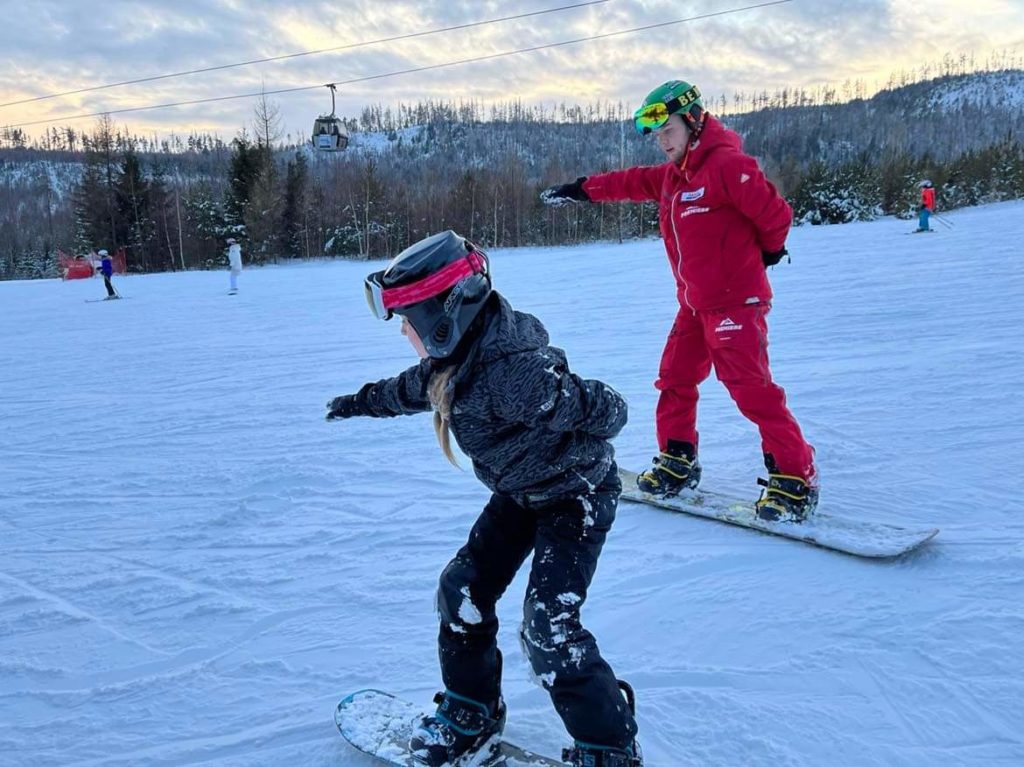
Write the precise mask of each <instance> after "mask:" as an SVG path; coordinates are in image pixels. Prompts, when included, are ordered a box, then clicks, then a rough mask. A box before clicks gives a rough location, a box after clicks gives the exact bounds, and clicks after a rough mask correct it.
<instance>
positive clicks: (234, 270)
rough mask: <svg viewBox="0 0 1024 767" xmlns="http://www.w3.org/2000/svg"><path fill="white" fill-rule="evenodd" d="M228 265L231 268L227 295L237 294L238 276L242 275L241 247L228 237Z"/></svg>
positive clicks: (232, 238)
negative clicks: (229, 286) (229, 287)
mask: <svg viewBox="0 0 1024 767" xmlns="http://www.w3.org/2000/svg"><path fill="white" fill-rule="evenodd" d="M227 243H228V264H229V266H230V268H231V289H230V290H229V291H228V295H230V296H233V295H235V293H237V292H238V275H240V274H241V273H242V246H241V245H239V244H238V241H237V240H236V239H235V238H234V237H228V239H227Z"/></svg>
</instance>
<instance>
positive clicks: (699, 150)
mask: <svg viewBox="0 0 1024 767" xmlns="http://www.w3.org/2000/svg"><path fill="white" fill-rule="evenodd" d="M583 189H584V190H585V191H586V193H587V195H588V196H589V197H590V199H591V200H592V201H594V202H611V201H618V200H631V201H633V202H648V201H657V203H658V218H659V220H660V224H661V236H662V238H663V239H664V241H665V250H666V252H667V253H668V260H669V263H670V264H671V266H672V273H673V274H674V275H675V278H676V284H677V293H678V296H679V303H680V304H681V305H683V306H688V307H689V308H691V309H694V310H702V311H703V310H709V309H724V308H728V307H731V306H740V305H743V304H751V303H757V302H761V301H769V300H771V297H772V290H771V286H770V285H769V284H768V276H767V274H766V273H765V267H764V262H763V261H762V260H761V251H762V250H765V251H769V252H775V251H779V250H781V249H782V247H783V246H784V245H785V242H786V235H787V234H788V233H789V227H790V224H791V223H792V221H793V211H792V210H791V209H790V207H789V205H788V204H787V203H786V201H785V200H784V199H783V198H782V196H781V195H780V194H779V193H778V191H776V189H775V187H774V186H773V185H772V184H771V182H769V181H768V179H766V178H765V175H764V173H763V172H762V171H761V168H760V167H758V164H757V161H756V160H755V159H754V158H753V157H751V156H750V155H746V154H744V153H743V151H742V141H741V139H740V137H739V136H738V135H737V134H736V133H734V132H733V131H731V130H729V129H727V128H726V127H725V126H724V125H722V124H721V123H720V122H719V121H718V120H716V119H715V118H714V117H711V116H710V115H709V116H708V118H707V122H706V123H705V125H704V130H703V131H702V132H701V135H700V139H699V140H698V141H696V142H694V143H692V144H691V145H690V149H689V152H688V153H687V156H686V158H685V159H684V160H683V161H682V163H680V164H678V165H677V164H675V163H671V162H667V163H664V164H663V165H651V166H641V167H636V168H629V169H627V170H617V171H612V172H611V173H601V174H599V175H596V176H590V177H589V178H588V179H587V180H586V182H585V183H584V184H583Z"/></svg>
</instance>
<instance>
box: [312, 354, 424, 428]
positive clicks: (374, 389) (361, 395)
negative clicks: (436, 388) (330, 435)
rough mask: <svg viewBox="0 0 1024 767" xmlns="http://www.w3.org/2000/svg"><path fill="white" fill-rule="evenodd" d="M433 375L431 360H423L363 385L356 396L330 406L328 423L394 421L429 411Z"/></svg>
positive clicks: (342, 399)
mask: <svg viewBox="0 0 1024 767" xmlns="http://www.w3.org/2000/svg"><path fill="white" fill-rule="evenodd" d="M430 372H431V370H430V361H429V360H423V361H421V362H420V363H419V364H418V365H414V366H413V367H411V368H409V369H408V370H406V371H404V372H402V373H400V374H399V375H397V376H395V377H394V378H385V379H383V380H381V381H377V382H376V383H368V384H364V385H363V386H362V388H360V389H359V391H358V392H356V393H355V394H343V395H342V396H340V397H335V398H334V399H332V400H331V401H330V402H328V403H327V420H328V421H334V420H337V419H339V418H352V417H353V416H370V417H372V418H391V417H392V416H397V415H411V414H413V413H422V412H425V411H428V410H430V408H431V405H430V399H429V398H428V397H427V383H428V382H429V381H430Z"/></svg>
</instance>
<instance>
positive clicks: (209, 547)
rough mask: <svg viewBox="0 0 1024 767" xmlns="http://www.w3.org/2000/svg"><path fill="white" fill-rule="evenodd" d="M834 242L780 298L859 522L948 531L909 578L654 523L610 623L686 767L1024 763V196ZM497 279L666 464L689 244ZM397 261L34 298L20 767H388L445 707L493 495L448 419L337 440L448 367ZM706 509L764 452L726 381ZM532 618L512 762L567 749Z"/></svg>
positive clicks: (1, 439) (4, 749)
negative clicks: (360, 743)
mask: <svg viewBox="0 0 1024 767" xmlns="http://www.w3.org/2000/svg"><path fill="white" fill-rule="evenodd" d="M948 218H949V220H950V221H951V222H953V223H954V225H955V228H953V229H946V228H942V229H940V231H939V232H938V233H936V234H933V235H925V236H905V233H906V232H907V231H908V229H910V228H911V227H912V224H910V223H908V222H905V221H896V220H892V219H884V220H880V221H877V222H873V223H869V224H852V225H847V226H835V227H815V228H811V227H803V228H801V229H799V230H795V231H794V232H793V233H792V236H791V238H790V242H789V246H790V250H791V251H792V252H793V263H792V264H785V265H782V266H779V267H777V268H776V269H774V270H773V272H772V280H773V284H774V286H775V289H776V293H777V296H776V304H775V309H774V311H773V313H772V317H771V326H772V331H771V333H772V344H773V345H772V350H771V351H772V360H773V369H774V372H775V375H776V377H777V379H778V380H779V382H780V383H782V384H783V385H784V386H785V387H786V389H787V392H788V394H789V398H790V403H791V405H792V407H793V409H794V411H795V413H796V414H797V416H798V417H799V418H800V419H801V422H802V424H803V426H804V429H805V431H806V432H807V434H808V436H809V437H810V439H811V440H812V441H813V442H814V443H815V444H816V446H817V449H818V456H819V460H820V464H821V471H822V475H823V489H822V499H823V500H822V503H823V505H827V506H829V507H830V509H832V510H833V511H834V512H835V513H839V514H848V515H863V516H865V517H867V518H870V519H877V520H898V521H903V522H907V523H913V524H915V525H923V524H928V525H935V526H938V527H940V528H942V532H941V534H940V535H939V537H938V538H937V539H936V540H935V541H934V542H933V543H932V544H929V545H928V546H927V547H926V548H925V549H924V550H922V551H921V552H919V553H918V554H917V555H914V556H912V557H910V558H908V559H905V560H902V561H897V562H894V563H887V564H878V563H872V562H866V561H860V560H856V559H852V558H847V557H842V556H839V555H836V554H832V553H828V552H825V551H820V550H816V549H813V548H810V547H807V546H803V545H800V544H796V543H792V542H789V541H785V540H779V539H773V538H769V537H763V536H759V535H756V534H754V533H752V532H748V531H744V530H739V529H736V528H732V527H727V526H720V525H716V524H713V523H710V522H705V521H701V520H698V519H691V518H687V517H681V516H673V515H671V514H667V513H664V512H660V511H658V510H657V509H653V508H647V507H637V506H632V505H623V506H622V507H621V508H620V510H619V519H618V521H617V523H616V527H615V529H614V530H613V532H612V535H611V537H610V538H609V542H608V544H607V546H606V549H605V552H604V555H603V557H602V561H601V564H600V567H599V568H598V573H597V578H596V581H595V584H594V586H593V588H592V591H591V595H590V600H589V602H588V605H587V606H586V608H585V609H584V618H585V621H586V623H587V625H588V627H589V628H591V629H592V630H593V631H594V633H595V634H596V635H597V637H598V640H599V642H600V645H601V648H602V651H603V652H604V653H605V655H606V657H607V658H608V660H609V661H610V662H611V663H612V665H613V666H614V668H615V669H616V671H617V672H618V673H619V674H620V675H621V676H623V677H624V678H626V679H628V680H629V681H631V682H632V683H633V685H634V686H635V687H636V689H637V692H638V696H639V721H640V726H641V733H640V737H641V741H642V743H643V745H644V748H645V750H646V753H647V763H648V765H649V767H681V766H687V767H688V766H689V765H693V766H694V767H696V766H698V765H699V766H700V767H707V766H708V765H727V766H731V765H738V766H739V765H741V766H743V767H752V766H764V767H769V766H770V767H782V766H787V765H793V766H795V765H807V766H808V767H818V766H820V765H826V764H828V765H853V766H860V765H864V766H869V767H892V766H893V765H906V766H908V767H909V766H911V765H913V766H914V767H933V766H934V765H1006V766H1007V767H1009V765H1018V764H1024V705H1022V704H1024V607H1022V605H1024V599H1022V597H1024V543H1022V537H1024V518H1022V515H1021V513H1020V508H1019V507H1020V491H1021V476H1024V458H1022V456H1024V449H1022V448H1024V445H1022V441H1021V436H1020V435H1021V433H1022V430H1024V407H1022V406H1021V403H1020V397H1019V393H1020V390H1021V384H1020V381H1021V379H1022V376H1024V353H1022V351H1021V344H1020V341H1019V335H1020V327H1021V320H1022V309H1021V297H1022V296H1024V269H1022V267H1021V260H1020V248H1019V222H1020V221H1021V219H1022V218H1024V204H1021V203H1005V204H1000V205H994V206H989V207H985V208H976V209H968V210H962V211H958V212H956V213H951V214H949V215H948ZM493 261H494V271H495V275H496V281H497V284H498V286H499V287H500V289H501V290H502V291H503V292H504V293H505V294H506V295H507V296H508V297H509V298H510V299H511V300H512V302H513V303H514V304H515V305H516V306H517V307H519V308H521V309H523V310H527V311H531V312H534V313H536V314H538V315H539V316H540V317H541V318H542V319H543V320H544V321H545V323H546V324H547V325H548V328H549V330H550V331H551V334H552V337H553V339H554V342H555V343H556V344H558V345H561V346H563V347H564V348H565V349H566V350H567V352H568V355H569V359H570V362H571V363H572V365H573V367H574V369H575V370H576V371H577V372H579V373H580V374H582V375H585V376H592V377H600V378H604V379H606V380H607V381H609V382H611V383H612V384H613V385H615V386H616V387H617V388H619V389H620V390H621V391H622V392H623V393H624V394H625V395H626V397H627V398H628V400H629V402H630V407H631V420H630V423H629V425H628V426H627V427H626V429H625V431H624V432H623V434H622V435H621V436H620V437H619V438H618V440H617V442H616V445H617V449H618V454H619V458H620V461H621V462H622V463H623V464H624V465H627V466H630V467H633V468H638V467H642V466H644V465H645V464H646V463H647V461H648V460H649V458H650V456H651V454H652V452H653V447H654V443H653V416H652V413H653V408H654V403H655V391H654V389H653V386H652V381H653V379H654V377H655V374H656V370H657V365H658V358H659V354H660V350H661V345H662V342H663V340H664V335H665V333H666V332H667V330H668V327H669V325H670V323H671V321H672V317H673V312H674V295H673V289H672V286H671V284H670V277H669V270H668V266H667V264H666V262H665V259H664V256H663V253H662V249H661V246H660V244H659V243H658V242H656V241H647V242H634V243H627V244H623V245H598V246H588V247H581V248H561V249H530V250H519V251H497V252H495V253H494V254H493ZM371 266H372V265H369V264H359V263H327V264H309V265H302V266H291V267H287V268H265V269H258V270H255V269H252V270H247V271H246V272H245V273H244V274H243V275H242V278H241V280H240V284H241V289H242V292H241V294H240V295H238V296H235V297H230V298H229V297H228V296H227V295H225V294H226V291H227V286H228V280H227V274H226V273H211V272H196V273H185V274H167V275H152V276H146V277H131V278H126V279H122V280H121V281H120V282H119V283H118V284H119V286H120V288H121V290H122V292H123V293H124V294H126V295H128V296H131V299H130V300H126V301H119V302H107V303H88V304H87V303H85V301H84V299H86V298H98V297H100V296H101V295H102V294H103V288H102V284H100V283H99V282H97V281H86V282H71V283H66V284H62V283H59V282H53V281H35V282H14V283H0V307H2V311H0V391H2V392H3V397H2V401H3V420H2V421H0V763H2V764H4V765H5V766H6V765H12V766H13V765H26V766H31V767H48V766H49V765H83V766H84V765H89V766H91V767H100V766H101V765H102V766H103V767H113V766H114V765H133V766H135V765H154V766H157V767H165V766H169V765H198V764H205V765H214V764H215V765H232V766H235V767H243V766H244V767H253V766H254V765H267V766H268V767H271V766H273V767H280V766H281V765H303V767H370V763H369V762H368V760H367V759H366V758H365V757H362V756H360V755H358V754H356V753H355V752H353V751H352V750H350V749H349V748H347V747H346V745H345V744H344V742H343V741H342V739H341V738H340V737H339V736H338V735H337V733H336V732H335V731H334V726H333V724H332V721H331V714H332V710H333V707H334V704H335V702H336V701H337V699H338V698H339V697H341V696H342V695H343V694H345V693H348V692H351V691H353V690H356V689H359V688H361V687H366V686H377V687H381V688H384V689H388V690H391V691H394V692H396V693H399V694H401V695H403V696H406V697H409V698H412V699H414V700H420V701H422V702H423V704H424V705H427V704H428V701H429V696H430V695H431V694H432V693H433V692H434V691H435V690H436V689H437V688H438V685H439V683H440V681H439V674H438V670H437V666H436V651H435V647H434V641H435V632H436V629H435V617H434V612H433V592H434V588H435V582H436V578H437V576H438V574H439V573H440V571H441V569H442V568H443V566H444V565H445V563H446V562H447V561H448V559H449V557H450V556H451V555H452V554H453V553H454V552H455V550H456V549H457V547H458V546H459V545H461V543H462V542H463V540H464V537H465V535H466V533H467V531H468V529H469V527H470V525H471V523H472V521H473V520H474V519H475V517H476V515H477V513H478V512H479V510H480V508H481V506H482V505H483V503H484V502H485V500H486V492H485V490H484V489H483V487H482V486H481V485H479V484H478V483H477V482H476V481H475V480H474V478H473V477H472V474H471V473H470V472H459V471H457V470H455V469H453V468H452V467H451V466H449V465H448V464H447V463H446V461H445V459H444V458H443V456H442V455H441V452H440V450H439V449H438V447H437V445H436V443H435V441H434V437H433V433H432V429H431V425H430V420H429V418H427V417H417V418H405V419H388V420H382V421H372V420H361V421H360V420H355V421H348V422H342V423H331V424H328V423H326V422H324V420H323V411H324V403H325V402H326V401H327V400H328V399H329V398H330V397H332V396H334V395H337V394H341V393H344V392H350V391H354V390H355V389H356V388H357V387H358V386H359V385H360V384H362V383H363V382H365V381H367V380H374V379H377V378H380V377H384V376H387V375H391V374H394V373H397V372H398V371H400V370H401V369H403V368H404V367H405V366H407V365H409V364H411V363H412V362H413V357H412V352H411V350H410V349H409V348H408V346H407V344H406V341H405V340H404V339H403V338H402V337H401V336H400V335H399V332H398V324H397V323H394V322H392V323H390V324H384V323H379V322H377V321H375V320H374V319H373V318H372V317H371V316H370V314H369V312H368V311H367V310H366V306H365V303H364V300H363V297H362V294H361V280H362V277H363V276H364V274H365V273H366V272H367V271H368V270H369V269H370V268H371ZM702 392H703V395H704V399H703V400H702V403H701V413H700V419H701V421H700V423H701V428H702V459H703V463H704V477H705V479H704V481H705V483H706V485H707V486H709V487H720V488H723V489H730V490H736V491H741V492H749V493H750V494H752V495H753V494H755V492H756V490H755V485H754V479H755V477H756V476H758V474H759V473H760V471H761V468H760V465H759V461H760V456H759V450H758V442H757V437H756V432H755V431H754V429H753V428H752V426H751V425H750V424H748V423H747V422H746V421H744V420H743V418H742V417H741V416H740V415H739V414H738V413H737V412H736V410H735V408H734V406H733V404H732V403H731V401H730V400H729V398H728V396H727V395H726V393H725V392H724V390H723V389H722V387H721V386H720V384H718V382H717V381H715V380H714V379H712V380H710V381H708V382H707V384H706V385H705V386H704V387H703V389H702ZM523 589H524V579H523V577H522V576H521V577H520V578H519V579H518V580H517V581H516V582H515V583H514V584H513V586H512V587H511V588H510V589H509V592H508V594H507V595H506V597H505V600H504V601H503V602H502V604H501V606H500V613H499V614H500V617H501V619H502V621H503V625H502V630H501V636H500V640H501V642H502V646H503V648H504V650H505V659H506V663H505V692H506V696H507V699H508V704H509V710H510V713H509V724H508V734H509V736H510V737H511V738H512V739H514V740H515V741H517V742H519V743H520V744H524V745H530V746H532V747H534V748H537V749H539V750H543V751H545V752H548V753H551V754H556V753H557V752H558V750H559V749H560V748H561V746H563V745H565V744H566V743H567V740H566V736H565V733H564V732H563V730H562V728H561V725H560V722H559V721H558V718H557V716H556V715H555V713H554V711H553V709H552V708H551V706H550V703H549V702H548V699H547V696H546V694H545V693H544V692H543V691H542V690H540V689H539V688H537V687H535V686H534V685H533V683H532V682H531V681H530V680H529V674H528V671H527V667H526V664H525V662H524V659H523V656H522V654H521V653H520V650H519V647H518V644H517V642H516V640H515V632H516V627H517V623H518V619H519V615H520V601H521V598H522V594H523Z"/></svg>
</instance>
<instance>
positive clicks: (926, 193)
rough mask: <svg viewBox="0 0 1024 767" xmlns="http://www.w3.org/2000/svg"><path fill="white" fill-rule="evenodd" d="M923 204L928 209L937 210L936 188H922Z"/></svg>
mask: <svg viewBox="0 0 1024 767" xmlns="http://www.w3.org/2000/svg"><path fill="white" fill-rule="evenodd" d="M921 205H923V206H924V207H926V208H928V210H935V188H934V187H926V188H925V189H922V190H921Z"/></svg>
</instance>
